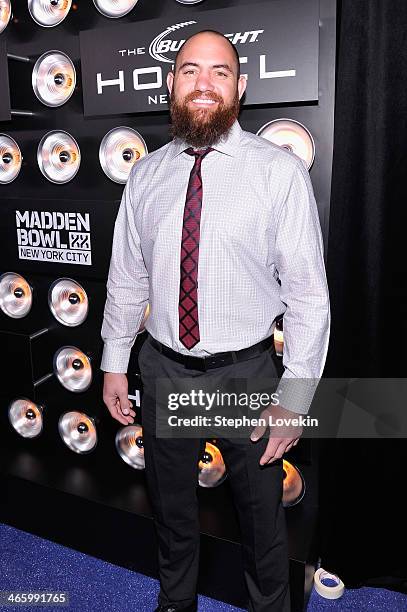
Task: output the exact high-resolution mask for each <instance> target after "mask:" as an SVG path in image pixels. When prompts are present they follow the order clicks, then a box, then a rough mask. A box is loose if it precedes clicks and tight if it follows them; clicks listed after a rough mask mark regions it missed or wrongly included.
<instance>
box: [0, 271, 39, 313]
mask: <svg viewBox="0 0 407 612" xmlns="http://www.w3.org/2000/svg"><path fill="white" fill-rule="evenodd" d="M31 306H32V289H31V287H30V285H29V284H28V283H27V281H26V280H25V278H23V277H22V276H20V274H16V273H15V272H5V273H4V274H2V275H1V276H0V308H1V309H2V311H3V312H4V313H5V314H6V315H7V316H9V317H11V318H12V319H21V318H22V317H25V316H26V315H27V314H28V313H29V312H30V310H31Z"/></svg>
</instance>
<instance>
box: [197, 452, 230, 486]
mask: <svg viewBox="0 0 407 612" xmlns="http://www.w3.org/2000/svg"><path fill="white" fill-rule="evenodd" d="M198 465H199V476H198V483H199V485H200V486H201V487H208V488H209V487H217V486H219V485H220V484H222V482H223V481H224V480H225V478H226V476H227V472H226V467H225V463H224V461H223V457H222V454H221V452H220V450H219V449H218V447H217V446H215V445H214V444H211V443H210V442H206V444H205V451H204V453H203V455H202V457H201V459H200V461H199V464H198Z"/></svg>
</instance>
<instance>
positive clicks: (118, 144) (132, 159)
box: [99, 126, 148, 185]
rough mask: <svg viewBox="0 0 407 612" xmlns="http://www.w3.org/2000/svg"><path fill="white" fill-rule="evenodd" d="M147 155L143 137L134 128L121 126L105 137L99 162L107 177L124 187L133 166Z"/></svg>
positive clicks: (100, 149) (101, 144)
mask: <svg viewBox="0 0 407 612" xmlns="http://www.w3.org/2000/svg"><path fill="white" fill-rule="evenodd" d="M147 153H148V151H147V145H146V143H145V141H144V139H143V137H142V136H141V135H140V134H139V133H138V132H136V130H133V129H132V128H129V127H124V126H120V127H117V128H113V129H112V130H110V132H108V133H107V134H106V135H105V136H104V137H103V140H102V142H101V143H100V147H99V161H100V165H101V166H102V168H103V172H104V173H105V174H106V176H107V177H109V178H110V179H111V180H112V181H114V182H115V183H121V184H123V185H124V183H125V182H126V181H127V179H128V176H129V174H130V170H131V168H132V166H133V164H134V163H136V162H137V161H138V160H139V159H140V158H141V157H144V156H145V155H146V154H147Z"/></svg>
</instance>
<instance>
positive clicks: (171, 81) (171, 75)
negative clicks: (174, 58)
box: [167, 70, 174, 95]
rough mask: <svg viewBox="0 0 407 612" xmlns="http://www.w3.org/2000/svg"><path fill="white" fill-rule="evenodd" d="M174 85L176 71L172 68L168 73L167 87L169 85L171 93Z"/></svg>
mask: <svg viewBox="0 0 407 612" xmlns="http://www.w3.org/2000/svg"><path fill="white" fill-rule="evenodd" d="M173 85H174V73H173V71H172V70H170V72H169V73H168V74H167V87H168V91H169V92H170V95H171V92H172V88H173Z"/></svg>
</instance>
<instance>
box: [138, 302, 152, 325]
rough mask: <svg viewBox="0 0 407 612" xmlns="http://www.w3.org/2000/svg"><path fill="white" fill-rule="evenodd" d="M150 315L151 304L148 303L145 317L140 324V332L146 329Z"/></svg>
mask: <svg viewBox="0 0 407 612" xmlns="http://www.w3.org/2000/svg"><path fill="white" fill-rule="evenodd" d="M149 315H150V304H147V306H146V309H145V311H144V317H143V320H142V322H141V325H140V329H139V332H142V331H145V325H146V321H147V319H148V317H149Z"/></svg>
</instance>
